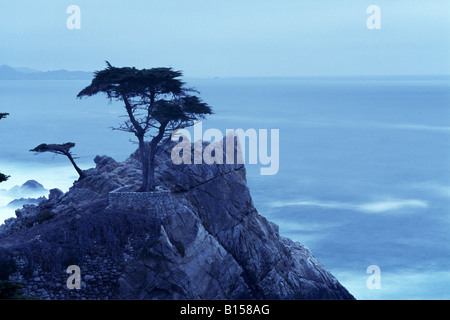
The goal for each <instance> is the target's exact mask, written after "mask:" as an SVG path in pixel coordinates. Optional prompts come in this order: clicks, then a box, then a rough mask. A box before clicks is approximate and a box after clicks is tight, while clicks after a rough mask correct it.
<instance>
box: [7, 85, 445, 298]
mask: <svg viewBox="0 0 450 320" xmlns="http://www.w3.org/2000/svg"><path fill="white" fill-rule="evenodd" d="M186 81H187V82H188V85H189V86H194V87H196V88H197V89H198V90H199V91H200V95H201V97H202V98H203V99H204V100H205V101H206V102H208V103H209V104H210V105H211V106H212V107H213V109H214V112H215V115H213V116H211V117H209V118H208V120H207V121H205V122H203V129H204V130H206V129H208V128H217V129H219V130H221V131H222V132H224V133H225V130H226V129H238V128H241V129H243V130H247V129H256V130H258V129H268V130H269V132H270V129H279V130H280V143H279V145H280V155H279V159H280V168H279V171H278V173H277V174H276V175H273V176H261V175H260V174H259V168H260V167H261V166H260V165H248V166H247V175H248V176H247V178H248V184H249V186H250V190H251V193H252V196H253V200H254V203H255V206H256V208H257V209H258V211H259V213H260V214H262V215H264V216H266V217H267V218H268V219H269V220H271V221H273V222H275V223H277V224H278V225H279V226H280V233H281V234H282V235H284V236H287V237H290V238H292V239H293V240H296V241H299V242H301V243H303V244H305V245H306V246H308V247H309V248H310V249H311V251H312V252H313V254H315V255H316V256H317V257H318V258H319V260H320V261H321V262H322V263H323V264H324V265H325V267H326V268H327V269H329V270H330V271H331V272H332V273H333V274H334V275H335V276H336V278H337V279H338V280H339V281H340V282H341V283H342V284H343V285H344V286H346V287H347V288H348V289H349V290H350V292H352V293H353V294H354V295H355V297H356V298H358V299H449V298H450V289H449V284H450V271H449V270H450V258H449V257H450V241H449V240H450V236H449V232H448V230H449V227H450V210H449V209H448V208H450V80H449V79H448V78H426V77H422V78H406V77H405V78H402V77H396V78H289V79H287V78H286V79H281V78H277V79H271V78H268V79H257V78H255V79H191V80H189V79H187V80H186ZM88 84H89V82H87V81H0V112H8V113H10V115H9V116H8V118H6V119H3V120H1V121H0V135H1V142H0V143H1V146H0V147H1V149H0V150H1V153H0V172H3V173H6V174H9V175H10V176H11V178H10V180H9V181H7V182H5V183H2V184H1V185H0V189H9V188H11V187H13V186H14V185H20V184H22V183H24V182H25V181H27V180H29V179H35V180H37V181H39V182H41V183H42V184H43V185H44V186H45V187H46V188H47V189H50V188H55V187H57V188H60V189H62V190H64V191H67V190H68V188H69V187H70V186H71V185H72V183H73V181H74V180H75V179H76V173H75V171H73V169H72V168H71V167H70V164H69V163H68V162H67V159H65V158H63V157H59V156H52V155H49V154H38V155H34V154H32V153H31V152H29V151H28V150H29V149H32V148H34V147H35V146H37V145H38V144H40V143H63V142H69V141H70V142H75V143H76V147H75V148H74V150H73V151H74V152H75V153H76V155H77V156H78V157H79V158H78V162H79V164H80V166H81V167H82V168H84V169H87V168H89V167H92V166H94V163H93V161H92V159H93V158H94V157H95V156H96V155H97V154H100V155H103V154H106V155H109V156H112V157H113V158H115V159H116V160H124V159H125V158H126V157H127V156H128V155H129V154H130V153H131V152H133V151H134V149H135V148H136V145H134V144H133V143H131V142H130V141H129V140H130V139H132V138H133V137H132V136H131V135H129V134H126V133H123V132H118V131H112V130H111V129H110V127H111V126H115V125H117V124H118V123H120V121H121V120H123V118H120V117H119V116H121V115H123V110H122V107H121V105H120V103H112V104H109V103H108V101H107V99H106V97H104V96H96V97H92V98H89V99H83V100H79V99H76V95H77V93H78V92H79V91H80V90H81V89H83V88H84V87H85V86H86V85H88ZM269 150H270V149H269ZM10 200H11V199H7V198H5V197H3V198H0V207H2V206H3V207H4V205H6V203H7V202H8V201H10ZM0 210H1V211H0V218H1V219H0V220H1V221H3V220H4V219H5V218H7V217H10V216H14V212H13V211H14V210H11V209H9V210H7V209H5V208H3V209H0ZM370 265H377V266H379V268H380V270H381V275H380V281H381V288H380V289H369V288H368V287H367V284H366V281H367V279H368V278H369V277H370V276H371V274H368V273H367V272H366V270H367V267H368V266H370Z"/></svg>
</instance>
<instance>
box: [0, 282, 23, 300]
mask: <svg viewBox="0 0 450 320" xmlns="http://www.w3.org/2000/svg"><path fill="white" fill-rule="evenodd" d="M22 289H23V285H22V284H21V283H20V282H16V281H8V280H0V300H1V299H25V298H26V297H24V296H23V290H22Z"/></svg>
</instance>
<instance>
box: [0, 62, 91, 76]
mask: <svg viewBox="0 0 450 320" xmlns="http://www.w3.org/2000/svg"><path fill="white" fill-rule="evenodd" d="M92 75H93V74H92V72H85V71H67V70H55V71H45V72H44V71H37V70H32V69H29V68H13V67H10V66H7V65H3V66H0V80H89V79H92Z"/></svg>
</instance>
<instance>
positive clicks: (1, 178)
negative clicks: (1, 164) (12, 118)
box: [0, 113, 9, 182]
mask: <svg viewBox="0 0 450 320" xmlns="http://www.w3.org/2000/svg"><path fill="white" fill-rule="evenodd" d="M8 114H9V113H0V119H3V118H5V117H6V116H7V115H8ZM8 178H9V176H7V175H5V174H3V173H1V172H0V182H3V181H6V180H8Z"/></svg>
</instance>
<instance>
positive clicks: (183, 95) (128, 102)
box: [77, 61, 212, 191]
mask: <svg viewBox="0 0 450 320" xmlns="http://www.w3.org/2000/svg"><path fill="white" fill-rule="evenodd" d="M106 64H107V67H106V68H105V69H104V70H101V71H97V72H95V76H94V79H93V80H92V83H91V84H90V85H89V86H87V87H86V88H84V89H83V90H82V91H80V93H78V95H77V97H78V98H82V97H90V96H93V95H96V94H97V93H100V92H103V93H105V94H106V96H107V97H108V99H109V100H110V101H112V100H116V101H121V102H123V104H124V107H125V111H126V115H127V118H128V119H127V120H125V121H124V122H123V123H122V124H121V125H120V126H119V127H118V128H114V129H116V130H121V131H125V132H130V133H133V134H134V135H135V136H136V138H137V140H138V142H139V149H138V150H139V156H140V160H141V163H142V172H143V180H142V189H141V190H142V191H153V190H154V189H155V179H154V175H155V153H156V151H157V149H158V146H159V145H160V142H161V141H162V140H163V139H164V138H167V137H169V136H170V134H171V133H172V132H173V131H174V130H177V129H180V128H185V127H189V126H192V125H193V124H194V123H195V121H196V120H199V119H204V118H205V116H206V115H208V114H212V110H211V108H210V107H209V106H208V105H207V104H206V103H204V102H202V101H201V100H200V98H199V97H197V96H196V95H192V94H190V93H198V92H197V91H196V90H194V89H191V88H186V87H185V83H184V82H182V81H181V80H180V79H179V78H180V77H181V76H182V72H181V71H174V70H173V69H172V68H152V69H136V68H134V67H123V68H118V67H113V66H112V65H111V64H110V63H109V62H108V61H106ZM146 139H149V140H148V141H147V140H146Z"/></svg>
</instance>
